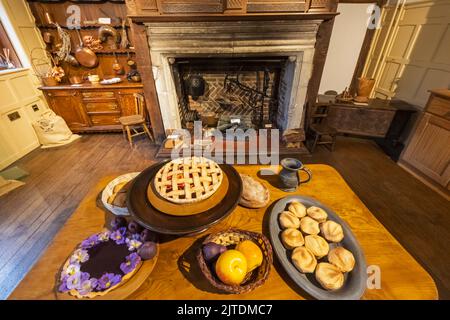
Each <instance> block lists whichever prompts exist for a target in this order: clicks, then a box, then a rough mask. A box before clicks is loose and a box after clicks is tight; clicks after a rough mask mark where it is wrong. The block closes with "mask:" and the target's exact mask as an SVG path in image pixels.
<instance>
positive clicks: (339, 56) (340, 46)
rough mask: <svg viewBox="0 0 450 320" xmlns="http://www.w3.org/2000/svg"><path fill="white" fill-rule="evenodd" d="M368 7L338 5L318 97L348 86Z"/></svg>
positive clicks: (365, 28) (339, 90) (364, 32)
mask: <svg viewBox="0 0 450 320" xmlns="http://www.w3.org/2000/svg"><path fill="white" fill-rule="evenodd" d="M368 6H369V4H367V3H363V4H351V3H340V4H339V5H338V12H339V13H340V14H339V15H338V16H337V17H336V19H335V22H334V27H333V33H332V34H331V39H330V46H329V48H328V54H327V60H326V61H325V67H324V70H323V75H322V80H321V83H320V88H319V93H324V92H325V91H327V90H336V91H337V92H341V91H343V90H344V89H345V87H348V86H349V85H350V82H351V80H352V77H353V72H354V71H355V66H356V62H357V61H358V56H359V52H360V51H361V46H362V43H363V40H364V36H365V35H366V31H367V27H366V25H367V19H368V18H369V14H368V13H367V12H366V11H367V8H368Z"/></svg>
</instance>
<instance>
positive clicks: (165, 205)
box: [147, 173, 229, 216]
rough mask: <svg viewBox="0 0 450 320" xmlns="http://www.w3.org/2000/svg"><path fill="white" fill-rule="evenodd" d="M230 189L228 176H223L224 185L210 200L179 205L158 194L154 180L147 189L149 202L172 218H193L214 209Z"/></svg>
mask: <svg viewBox="0 0 450 320" xmlns="http://www.w3.org/2000/svg"><path fill="white" fill-rule="evenodd" d="M228 187H229V181H228V177H227V175H226V174H225V173H224V174H223V179H222V183H221V184H220V187H219V188H218V189H217V191H216V192H215V193H214V194H213V195H212V196H211V197H209V198H208V199H205V200H203V201H200V202H197V203H189V204H177V203H172V202H170V201H167V200H166V199H163V198H162V197H161V196H160V195H158V194H157V193H156V190H155V187H154V183H153V180H152V181H151V182H150V184H149V185H148V188H147V198H148V201H150V203H151V204H152V206H154V207H155V209H157V210H159V211H161V212H163V213H165V214H169V215H172V216H193V215H196V214H199V213H202V212H205V211H207V210H210V209H212V208H214V207H215V206H216V205H217V204H218V203H219V202H220V201H222V200H223V198H225V195H226V194H227V190H228Z"/></svg>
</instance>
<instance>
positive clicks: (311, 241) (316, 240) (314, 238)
mask: <svg viewBox="0 0 450 320" xmlns="http://www.w3.org/2000/svg"><path fill="white" fill-rule="evenodd" d="M305 247H306V248H307V249H309V250H310V251H311V252H312V253H314V255H315V256H316V257H317V258H322V257H324V256H326V255H327V254H328V251H329V250H330V246H329V245H328V242H327V241H326V240H325V239H324V238H322V237H321V236H318V235H314V234H311V235H309V236H306V237H305Z"/></svg>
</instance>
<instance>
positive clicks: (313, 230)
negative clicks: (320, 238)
mask: <svg viewBox="0 0 450 320" xmlns="http://www.w3.org/2000/svg"><path fill="white" fill-rule="evenodd" d="M300 230H302V231H303V232H304V233H306V234H319V232H320V229H319V223H318V222H317V221H316V220H314V219H313V218H310V217H304V218H302V219H301V220H300Z"/></svg>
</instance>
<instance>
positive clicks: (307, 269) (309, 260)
mask: <svg viewBox="0 0 450 320" xmlns="http://www.w3.org/2000/svg"><path fill="white" fill-rule="evenodd" d="M291 258H292V263H293V264H294V266H295V267H296V268H297V269H298V270H299V271H300V272H303V273H313V272H314V269H316V265H317V260H316V257H315V256H314V254H313V253H312V252H311V251H309V250H308V249H307V248H305V247H298V248H295V249H294V251H292V256H291Z"/></svg>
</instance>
